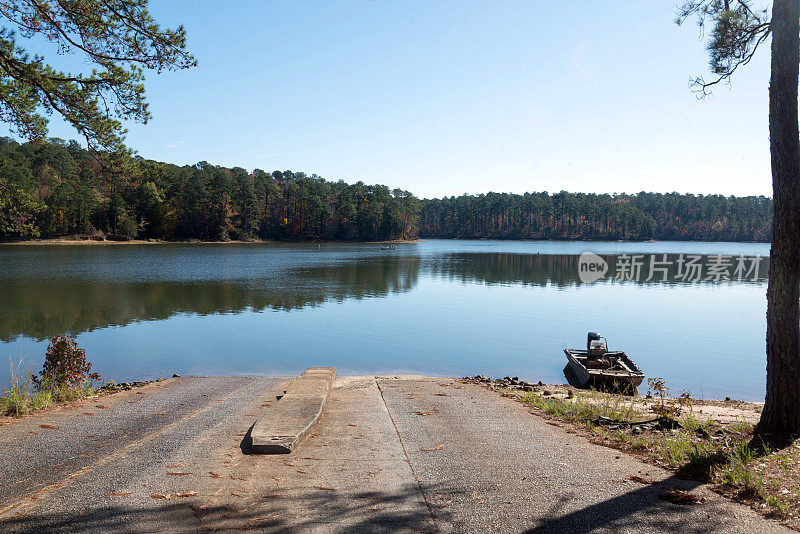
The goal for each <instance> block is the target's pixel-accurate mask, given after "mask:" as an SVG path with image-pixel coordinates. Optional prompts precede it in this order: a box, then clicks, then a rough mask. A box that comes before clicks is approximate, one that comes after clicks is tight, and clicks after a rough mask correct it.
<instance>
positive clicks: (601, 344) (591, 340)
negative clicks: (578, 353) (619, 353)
mask: <svg viewBox="0 0 800 534" xmlns="http://www.w3.org/2000/svg"><path fill="white" fill-rule="evenodd" d="M601 339H602V341H600V340H601ZM586 352H587V354H588V355H589V356H595V357H596V356H603V355H605V353H606V352H608V343H607V342H606V338H604V337H603V336H601V335H600V334H598V333H597V332H589V333H588V334H587V335H586Z"/></svg>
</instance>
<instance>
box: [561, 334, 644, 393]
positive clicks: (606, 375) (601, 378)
mask: <svg viewBox="0 0 800 534" xmlns="http://www.w3.org/2000/svg"><path fill="white" fill-rule="evenodd" d="M601 340H602V341H601ZM564 354H566V355H567V361H568V364H567V368H568V369H569V371H570V374H571V375H572V376H571V378H572V379H573V380H574V381H575V385H576V386H577V387H588V386H596V387H608V386H611V387H612V388H613V389H618V390H625V389H629V388H634V389H635V388H636V387H637V386H639V384H641V383H642V380H644V373H642V370H641V369H639V366H637V365H636V364H635V363H634V362H633V360H631V359H630V357H628V355H627V354H625V353H624V352H622V351H609V350H608V342H607V341H606V338H604V337H602V336H601V335H600V334H598V333H596V332H589V334H588V335H587V336H586V350H582V349H564Z"/></svg>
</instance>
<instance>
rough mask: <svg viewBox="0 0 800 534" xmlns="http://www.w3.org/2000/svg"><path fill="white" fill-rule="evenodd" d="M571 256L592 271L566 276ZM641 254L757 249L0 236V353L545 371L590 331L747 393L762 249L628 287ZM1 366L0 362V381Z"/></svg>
mask: <svg viewBox="0 0 800 534" xmlns="http://www.w3.org/2000/svg"><path fill="white" fill-rule="evenodd" d="M586 251H592V252H595V253H597V254H600V255H601V256H602V257H603V258H604V259H605V260H606V261H607V262H608V263H609V265H610V271H611V272H610V273H609V275H608V276H606V277H605V278H602V279H600V280H598V281H595V282H592V283H583V282H581V280H580V278H579V273H578V269H579V263H578V257H579V255H580V254H581V253H583V252H586ZM623 254H642V255H644V264H643V266H642V275H641V277H640V278H641V279H640V280H639V281H635V280H634V281H617V280H614V279H613V278H612V277H613V275H614V274H615V273H614V269H615V265H619V264H620V263H621V262H622V263H624V261H625V260H624V259H621V255H623ZM651 254H657V255H658V258H659V259H662V260H663V259H665V258H663V257H662V256H661V254H668V256H667V257H666V260H667V261H668V262H670V264H673V265H674V264H675V262H676V261H677V260H678V258H680V257H681V256H679V255H680V254H684V255H689V254H693V255H702V258H701V262H703V263H704V264H706V265H707V264H709V263H711V262H714V261H718V260H717V259H715V258H716V256H714V255H717V254H723V255H726V256H731V257H733V260H732V261H734V262H735V257H736V256H739V255H742V254H743V255H746V256H748V257H750V256H758V255H760V256H763V257H767V256H768V255H769V245H767V244H747V243H691V242H681V243H673V242H656V243H607V242H592V243H583V242H541V241H538V242H537V241H523V242H519V241H438V240H431V241H424V242H418V243H410V244H399V245H397V249H396V250H381V249H380V248H379V246H378V245H376V244H321V245H319V244H226V245H210V244H195V245H191V244H186V245H182V244H177V245H144V246H136V245H119V246H0V340H2V341H1V342H0V349H2V350H0V354H2V355H3V359H6V358H8V359H9V360H13V361H19V360H20V359H21V358H24V361H25V364H24V365H25V366H27V367H30V368H32V369H34V370H37V369H39V368H41V364H42V361H43V355H44V352H45V349H46V346H47V340H48V338H50V337H51V336H54V335H57V334H61V333H65V332H66V333H70V334H71V335H74V336H76V337H77V340H78V342H79V344H80V345H81V346H82V347H84V348H85V349H86V353H87V357H88V358H89V359H90V360H91V361H92V362H93V363H94V368H95V370H97V371H99V372H100V373H101V374H102V375H103V378H104V379H113V380H116V381H128V380H134V379H152V378H157V377H162V376H164V377H166V376H172V374H173V373H178V374H180V375H184V376H186V375H293V374H297V373H299V372H301V371H302V370H303V369H304V368H306V367H307V366H312V365H332V366H336V367H337V369H338V372H339V373H340V374H342V375H346V374H367V373H369V374H373V373H396V372H407V373H422V374H428V375H442V376H458V375H466V374H475V373H482V374H485V375H491V376H505V375H512V376H519V377H520V378H523V379H530V380H542V381H544V382H563V381H564V376H563V374H562V369H563V367H564V364H565V358H564V354H563V350H562V349H564V348H565V347H581V346H582V345H584V344H585V337H586V332H587V331H589V330H596V331H599V332H601V333H602V334H603V335H605V336H606V337H607V338H608V340H609V345H610V347H611V348H613V349H621V350H625V351H626V352H627V353H628V354H629V355H631V356H632V357H633V358H634V360H635V361H636V362H637V363H639V365H640V367H641V368H642V370H643V371H644V372H645V374H646V375H647V376H651V377H652V376H660V377H664V378H666V380H667V383H668V385H669V386H670V387H672V389H673V390H674V391H680V389H682V388H687V389H689V390H690V391H691V393H692V395H693V396H696V397H706V398H716V397H724V396H731V397H733V398H740V399H745V400H762V399H763V391H764V378H765V356H764V346H765V343H764V335H765V328H766V326H765V324H766V323H765V312H766V298H765V293H766V272H767V260H764V262H763V264H762V265H761V270H760V273H759V274H758V275H757V276H754V274H753V273H751V275H750V277H749V278H745V279H743V280H741V281H740V280H736V279H734V280H720V281H714V280H710V281H700V282H696V281H686V280H683V279H681V278H680V272H679V271H677V270H676V269H677V267H671V268H670V271H669V273H664V276H666V277H667V280H666V281H664V280H663V277H664V276H662V274H658V276H655V277H654V279H653V280H651V281H649V282H646V281H644V279H645V278H646V277H647V274H648V270H649V257H650V255H651ZM623 258H624V256H623ZM731 269H733V267H732V268H731ZM731 273H733V270H731ZM734 278H735V277H734ZM8 375H9V373H8V365H7V364H3V365H2V366H0V381H2V383H5V382H6V381H7V380H8Z"/></svg>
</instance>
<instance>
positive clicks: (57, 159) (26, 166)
mask: <svg viewBox="0 0 800 534" xmlns="http://www.w3.org/2000/svg"><path fill="white" fill-rule="evenodd" d="M419 209H420V207H419V199H417V198H416V197H415V196H414V195H412V194H411V193H409V192H408V191H403V190H400V189H393V190H390V189H389V188H388V187H386V186H384V185H367V184H365V183H363V182H357V183H355V184H347V183H345V182H344V181H341V180H340V181H337V182H332V181H328V180H325V179H323V178H321V177H319V176H317V175H311V176H308V175H306V174H305V173H302V172H292V171H274V172H271V173H269V172H266V171H263V170H261V169H256V170H254V171H252V172H248V171H246V170H245V169H242V168H240V167H234V168H226V167H221V166H217V165H212V164H210V163H207V162H200V163H197V164H196V165H185V166H178V165H173V164H169V163H162V162H157V161H151V160H145V159H142V158H136V159H135V160H134V161H133V162H132V164H130V165H126V166H124V167H121V168H117V167H116V166H115V168H114V169H113V170H112V168H111V166H110V165H107V164H104V163H102V162H101V161H100V160H98V159H97V158H95V157H94V155H93V154H92V153H90V152H89V151H88V150H86V149H83V148H81V146H80V145H79V144H78V143H77V142H75V141H70V142H69V143H67V142H64V141H61V140H58V139H53V140H50V141H49V142H45V141H34V142H27V143H23V144H20V143H18V142H16V141H14V140H12V139H9V138H3V139H0V239H3V240H7V241H8V240H19V239H27V238H31V237H42V238H54V237H61V236H69V235H92V234H95V235H99V234H101V233H102V234H103V235H105V236H107V237H110V238H113V239H132V238H141V239H153V238H156V239H167V240H169V239H199V240H211V241H226V240H230V239H242V240H249V239H274V240H343V241H346V240H361V241H367V240H390V239H407V238H413V237H416V235H417V223H418V220H419Z"/></svg>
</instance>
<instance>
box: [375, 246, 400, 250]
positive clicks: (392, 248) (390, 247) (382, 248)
mask: <svg viewBox="0 0 800 534" xmlns="http://www.w3.org/2000/svg"><path fill="white" fill-rule="evenodd" d="M378 246H379V247H381V250H397V245H386V246H384V245H378Z"/></svg>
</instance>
